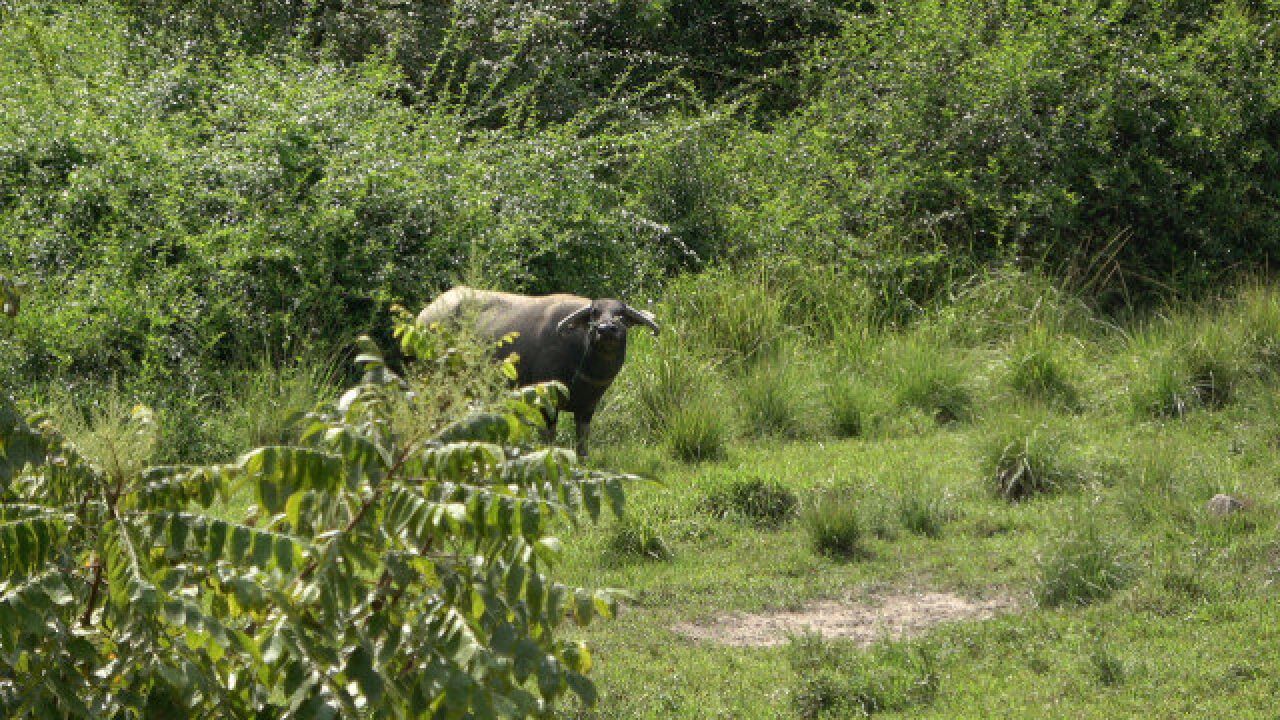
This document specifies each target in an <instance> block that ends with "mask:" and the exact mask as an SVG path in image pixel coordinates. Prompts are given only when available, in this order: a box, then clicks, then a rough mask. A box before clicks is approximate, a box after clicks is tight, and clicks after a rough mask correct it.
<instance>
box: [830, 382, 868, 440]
mask: <svg viewBox="0 0 1280 720" xmlns="http://www.w3.org/2000/svg"><path fill="white" fill-rule="evenodd" d="M854 372H855V371H853V370H842V371H833V372H832V373H831V378H830V380H828V382H827V383H826V385H825V386H824V387H823V389H822V402H823V405H824V406H825V407H826V410H827V415H828V417H829V418H830V422H831V432H832V434H833V435H835V436H836V437H839V438H854V437H862V436H864V435H865V434H866V433H867V432H868V431H869V430H870V428H871V424H872V421H873V418H875V417H876V415H877V414H878V413H879V412H880V410H881V403H882V401H881V399H880V397H879V395H878V394H877V392H876V391H875V389H874V388H873V387H872V386H871V385H870V384H869V383H867V382H866V381H864V380H862V379H860V378H858V377H857V376H856V375H854Z"/></svg>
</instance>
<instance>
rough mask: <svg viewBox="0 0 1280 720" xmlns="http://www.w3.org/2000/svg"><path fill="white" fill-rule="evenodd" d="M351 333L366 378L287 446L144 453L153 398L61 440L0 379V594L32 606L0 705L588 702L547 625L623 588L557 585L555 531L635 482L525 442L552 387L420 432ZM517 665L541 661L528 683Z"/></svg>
mask: <svg viewBox="0 0 1280 720" xmlns="http://www.w3.org/2000/svg"><path fill="white" fill-rule="evenodd" d="M404 340H405V349H406V351H410V352H411V353H412V354H418V353H419V351H420V350H421V349H422V346H421V345H420V344H418V343H417V342H415V338H413V337H412V336H407V337H405V339H404ZM359 349H360V356H359V363H360V365H361V368H362V369H363V378H362V380H361V382H359V383H358V384H357V385H355V386H354V387H352V388H350V389H349V390H348V391H347V392H345V393H343V395H342V396H341V398H340V399H339V400H338V401H337V402H335V403H333V404H331V405H328V406H326V407H324V408H322V409H320V410H318V411H317V412H316V413H315V414H314V415H313V416H312V417H311V418H310V424H309V425H308V427H307V429H306V430H305V432H304V433H303V434H302V436H301V437H300V438H298V439H297V442H296V443H294V444H292V445H268V446H262V447H258V448H253V449H249V450H248V451H247V452H246V453H245V454H243V455H242V456H240V457H239V459H237V460H236V461H234V462H231V463H225V462H215V463H212V464H205V465H180V466H174V465H167V466H151V467H147V466H146V457H147V449H148V447H149V446H150V444H151V442H152V438H153V437H154V426H153V425H154V422H153V421H154V418H153V416H152V414H151V413H150V412H149V411H148V410H147V409H146V408H140V407H135V408H133V409H131V410H130V411H128V413H127V415H123V414H122V410H123V405H121V404H115V405H112V406H109V407H105V408H104V409H103V410H102V411H101V412H100V413H95V414H91V415H90V416H89V420H88V421H87V423H86V425H85V427H84V428H83V429H84V430H85V432H83V433H81V434H79V435H78V437H77V440H78V444H72V443H71V442H69V441H68V439H67V437H66V436H64V435H62V434H61V433H60V432H59V431H58V430H57V428H56V427H54V426H53V424H52V423H49V422H40V423H39V425H38V426H33V424H32V420H34V419H28V418H25V417H23V415H22V414H21V413H19V412H18V411H17V410H16V408H15V407H14V406H13V404H12V403H11V401H10V400H9V398H8V397H7V396H4V395H0V446H3V447H4V449H5V453H4V455H3V457H0V489H3V493H2V496H3V500H2V501H0V517H3V518H4V520H5V521H4V522H3V523H0V548H3V553H0V555H2V556H3V558H4V568H3V570H4V582H5V588H6V590H5V596H4V608H5V613H7V615H6V617H7V618H10V619H11V618H24V620H23V621H22V622H12V621H6V622H4V623H2V624H0V636H2V637H3V642H4V646H5V648H6V652H5V653H3V656H2V657H0V676H3V677H22V678H24V679H25V680H24V685H23V688H22V691H21V692H10V691H8V690H5V691H4V692H0V714H3V715H4V716H5V717H33V716H42V715H43V716H50V717H213V716H220V717H221V716H229V717H283V716H287V715H297V716H305V717H328V718H336V717H340V716H341V717H358V716H362V715H368V716H379V717H392V716H404V715H406V714H408V715H411V714H414V713H416V712H418V711H419V710H421V709H422V708H425V707H433V706H434V707H437V708H439V709H440V710H441V711H442V712H444V713H446V714H451V715H457V716H459V717H461V716H467V715H473V716H489V715H492V714H493V712H494V707H495V706H499V707H503V708H506V709H507V710H508V711H509V714H511V715H513V716H533V715H546V714H548V713H550V712H552V711H553V710H554V706H555V705H556V704H557V702H558V701H564V700H565V699H566V696H568V695H572V696H575V697H576V698H578V699H579V700H581V701H582V702H584V703H586V704H588V705H590V704H593V703H594V702H595V700H596V697H597V692H596V690H595V687H594V685H593V684H592V683H591V681H590V680H589V679H588V678H587V676H586V674H585V673H587V672H588V671H589V670H590V665H591V661H590V655H589V651H588V649H587V647H586V645H585V644H584V643H582V642H580V641H574V640H570V639H566V638H563V637H559V635H560V633H559V630H561V629H562V627H563V625H564V623H565V622H566V621H567V620H568V619H569V618H571V617H572V618H573V619H574V620H575V621H576V623H578V624H587V623H589V622H590V621H591V620H592V619H593V618H595V617H597V616H600V615H603V616H611V615H612V614H613V613H614V612H615V609H616V600H615V598H614V595H613V594H612V593H609V592H607V591H591V590H587V589H581V588H570V587H566V586H565V585H563V584H561V583H558V582H554V580H553V578H552V577H551V576H550V575H549V574H548V573H549V570H548V568H550V567H552V566H553V564H554V563H555V562H556V560H557V559H558V558H559V557H560V555H561V552H562V550H561V543H560V541H559V540H558V539H556V538H554V537H552V536H550V535H548V534H547V533H548V532H549V531H550V530H551V529H553V528H556V527H563V525H562V523H566V522H570V521H573V520H574V518H575V517H577V516H578V515H579V514H582V513H583V511H585V514H586V515H587V516H589V517H590V518H592V519H593V520H594V519H597V518H598V517H599V515H600V513H601V510H602V507H603V506H605V505H607V506H608V507H609V509H610V510H611V511H612V512H613V513H614V515H615V516H616V515H620V514H621V508H622V505H623V502H624V497H623V484H622V483H623V481H624V479H623V478H621V477H618V476H615V475H611V474H607V473H599V472H594V471H592V472H588V471H586V470H584V469H583V468H580V467H578V466H577V465H576V456H574V454H573V453H571V452H569V451H564V450H554V449H553V450H545V451H536V452H534V451H531V450H530V449H529V448H530V445H531V442H530V441H531V437H532V435H533V434H534V432H535V430H536V418H537V416H538V415H539V413H540V411H541V410H543V409H545V408H547V407H549V405H550V403H551V402H553V401H554V400H555V398H556V396H557V395H558V394H559V392H558V390H557V389H556V388H555V387H554V386H550V385H542V386H536V387H531V388H525V389H521V390H518V391H514V392H511V393H509V394H507V395H506V396H505V397H503V398H502V399H501V401H500V402H498V403H497V404H495V405H490V406H478V407H471V408H467V411H466V413H465V414H461V415H459V416H457V417H455V418H454V420H453V422H451V423H449V424H447V425H446V426H445V427H443V428H442V429H441V430H439V431H438V432H434V433H417V432H414V430H415V429H422V428H424V427H426V426H427V423H419V422H413V421H412V420H411V419H407V416H411V415H412V414H413V413H414V411H415V409H416V408H417V406H418V404H419V403H428V404H429V403H430V401H431V395H430V393H423V392H417V390H421V388H419V387H415V383H414V382H413V381H412V380H409V381H405V380H404V379H402V378H400V377H398V376H396V375H395V374H393V373H392V372H390V370H389V369H388V368H387V366H386V365H385V363H384V361H383V358H382V357H381V355H380V353H379V352H378V350H377V347H376V345H374V344H373V343H372V342H371V341H368V340H367V339H366V340H364V341H362V342H361V346H360V348H359ZM428 412H434V411H433V410H428ZM89 452H92V453H94V454H93V455H88V454H86V453H89ZM480 597H483V598H484V602H483V603H477V602H475V601H476V599H477V598H480ZM517 614H519V615H521V616H522V617H525V618H526V620H527V621H528V623H529V624H527V625H523V624H517V625H519V626H517V625H513V624H512V622H511V620H510V619H511V618H513V617H515V616H516V615H517ZM301 618H308V620H307V621H306V622H299V620H300V619H301ZM534 628H536V630H535V629H534ZM460 638H462V640H460ZM424 648H426V649H430V652H431V653H432V654H434V655H435V659H427V658H425V657H424V656H423V650H424ZM375 649H376V651H375ZM478 654H479V655H483V656H492V657H497V656H498V655H510V657H511V658H512V662H505V663H497V664H496V665H495V664H491V663H480V664H478V665H477V664H475V663H473V662H472V660H474V659H475V658H476V657H477V655H478ZM491 654H492V655H491ZM423 663H425V665H423ZM516 665H519V666H520V667H522V668H523V667H537V668H541V669H540V670H539V671H538V677H537V682H536V683H535V684H529V683H526V682H525V680H526V678H527V676H526V675H525V674H524V672H523V671H522V670H519V669H517V667H516ZM414 668H430V670H429V671H428V672H429V674H431V676H432V677H434V678H435V680H434V681H433V682H430V683H426V684H424V683H422V682H421V680H422V678H421V677H419V674H418V673H415V672H406V669H408V670H412V669H414ZM106 677H111V678H113V679H112V680H111V681H110V682H98V681H97V680H92V681H91V680H89V679H88V678H106ZM535 693H536V694H535Z"/></svg>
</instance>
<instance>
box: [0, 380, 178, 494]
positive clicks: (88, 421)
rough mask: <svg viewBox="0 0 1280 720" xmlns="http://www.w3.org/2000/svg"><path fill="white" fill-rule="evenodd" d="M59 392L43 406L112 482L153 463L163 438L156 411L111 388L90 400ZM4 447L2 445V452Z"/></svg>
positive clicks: (45, 411)
mask: <svg viewBox="0 0 1280 720" xmlns="http://www.w3.org/2000/svg"><path fill="white" fill-rule="evenodd" d="M76 400H77V398H74V397H73V396H71V395H70V394H61V393H58V394H55V395H53V396H51V397H50V398H48V400H47V401H46V402H45V403H44V407H43V408H42V410H43V412H44V413H45V414H46V416H47V417H48V418H49V420H50V421H51V422H52V424H53V426H54V427H56V428H58V429H59V431H61V432H62V434H63V435H64V436H65V437H66V439H67V440H68V441H70V442H71V443H72V444H73V445H75V446H76V447H77V448H79V450H80V451H81V452H82V453H83V454H84V456H85V457H86V458H89V460H90V461H91V462H93V464H94V465H95V466H97V468H98V469H99V470H100V471H101V472H102V473H104V474H105V475H106V476H107V477H108V478H110V479H111V480H112V481H119V480H121V479H123V478H131V477H133V476H134V475H136V474H137V473H138V472H140V471H141V470H142V469H143V468H144V467H146V466H148V465H150V464H152V462H153V460H154V458H155V454H156V450H157V444H158V441H159V436H158V433H157V424H156V422H155V417H154V412H153V411H152V410H151V409H150V408H148V407H146V406H144V405H140V404H138V403H136V402H134V401H132V400H131V399H130V398H128V397H126V396H125V394H124V393H123V392H121V391H120V390H119V389H118V388H115V387H110V388H107V389H106V390H104V391H102V392H100V393H98V394H96V395H95V396H93V398H92V400H91V401H90V402H88V403H84V402H79V403H78V402H76ZM3 450H4V448H3V447H0V452H3Z"/></svg>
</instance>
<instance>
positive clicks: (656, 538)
mask: <svg viewBox="0 0 1280 720" xmlns="http://www.w3.org/2000/svg"><path fill="white" fill-rule="evenodd" d="M606 556H607V557H609V558H610V559H612V560H615V561H622V562H625V561H628V560H658V561H667V560H670V559H672V558H673V557H674V554H673V553H672V552H671V548H670V546H669V545H667V541H666V540H665V539H664V538H663V537H662V535H661V534H660V533H659V532H658V527H657V523H656V522H655V521H654V520H653V518H651V517H648V516H644V515H639V514H636V513H632V514H630V515H627V516H626V517H624V518H623V519H622V520H619V521H618V523H617V524H616V525H614V526H613V530H612V531H611V532H610V534H609V539H608V541H607V544H606Z"/></svg>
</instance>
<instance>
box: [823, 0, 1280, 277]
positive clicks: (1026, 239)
mask: <svg viewBox="0 0 1280 720" xmlns="http://www.w3.org/2000/svg"><path fill="white" fill-rule="evenodd" d="M1277 11H1280V8H1278V7H1277V6H1276V4H1275V3H1274V2H1256V3H1240V2H1204V3H1185V2H1174V1H1169V2H1160V1H1157V2H1115V3H1086V2H1075V1H1073V0H1042V1H1040V2H1029V3H994V4H993V3H989V2H985V1H983V0H966V1H963V2H942V1H941V0H934V1H929V2H919V3H901V4H897V3H895V4H893V6H892V8H888V7H886V8H884V9H883V11H880V12H871V13H867V14H865V15H860V16H857V17H855V18H853V19H851V21H850V22H849V23H848V24H847V25H846V26H845V30H844V34H843V35H842V37H841V38H840V40H839V41H836V42H833V43H831V44H829V45H827V46H824V47H823V48H822V50H821V53H820V55H821V59H822V62H823V63H826V64H829V65H830V66H831V71H830V72H829V74H828V75H827V77H829V78H830V82H828V83H827V85H826V87H825V90H824V93H823V96H822V97H821V98H820V99H818V100H817V101H816V102H814V103H813V104H812V105H811V106H810V107H809V110H808V111H807V112H806V113H805V114H804V115H803V116H802V119H800V120H798V122H802V123H805V124H806V125H807V127H808V128H809V131H808V132H807V134H806V135H805V136H804V137H805V138H806V141H805V144H806V148H805V150H806V151H807V152H810V153H819V154H823V155H826V156H827V157H829V158H830V159H832V160H838V161H839V162H831V163H829V164H828V167H826V168H823V169H822V171H821V172H822V174H821V176H820V177H821V180H822V183H823V184H825V185H826V186H827V187H829V188H830V189H829V190H827V191H826V192H824V193H823V195H824V196H825V197H826V198H828V199H830V200H832V201H835V202H838V203H840V206H841V208H842V211H843V213H844V215H845V218H844V223H845V224H846V226H847V227H849V228H850V229H851V230H852V233H853V235H854V236H855V237H864V236H872V235H873V234H887V235H888V236H889V237H894V238H896V239H898V240H903V241H909V242H910V243H911V244H912V245H913V246H915V247H917V248H919V250H920V252H933V251H937V250H941V251H943V252H945V253H949V254H956V255H960V256H965V257H976V259H978V260H982V259H987V258H1000V257H1002V256H1010V255H1016V256H1027V257H1030V258H1033V259H1041V258H1043V259H1044V261H1046V262H1047V263H1048V264H1049V265H1050V266H1051V267H1054V268H1057V269H1059V270H1060V271H1065V272H1067V273H1068V274H1070V275H1073V276H1074V277H1075V278H1077V279H1078V280H1079V281H1080V282H1083V283H1085V284H1086V285H1090V286H1091V287H1093V288H1095V289H1099V290H1106V289H1116V290H1119V289H1121V288H1134V287H1135V286H1136V287H1138V288H1141V287H1142V286H1143V285H1144V284H1147V283H1153V284H1151V285H1146V286H1147V288H1152V287H1158V285H1159V284H1160V283H1163V282H1168V281H1170V280H1172V281H1174V282H1176V283H1178V284H1180V285H1193V286H1194V285H1197V284H1202V283H1203V282H1204V281H1205V280H1206V279H1208V278H1210V277H1212V276H1213V275H1214V274H1215V273H1218V272H1222V271H1224V270H1228V269H1233V268H1235V267H1237V266H1238V265H1239V264H1240V263H1246V264H1249V263H1265V262H1266V261H1267V260H1268V259H1269V258H1274V257H1275V256H1276V253H1277V252H1278V251H1280V245H1277V240H1276V238H1277V237H1280V232H1278V231H1277V227H1278V226H1280V206H1277V204H1276V203H1275V201H1274V198H1275V197H1276V195H1277V191H1278V187H1277V185H1276V182H1277V181H1276V178H1278V177H1280V172H1278V171H1280V147H1278V146H1277V145H1276V143H1275V142H1274V138H1275V137H1277V136H1278V135H1280V93H1277V92H1276V90H1277V87H1280V34H1278V33H1277V32H1276V29H1275V25H1274V23H1273V22H1271V21H1272V20H1273V19H1274V17H1275V16H1276V13H1277Z"/></svg>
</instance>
